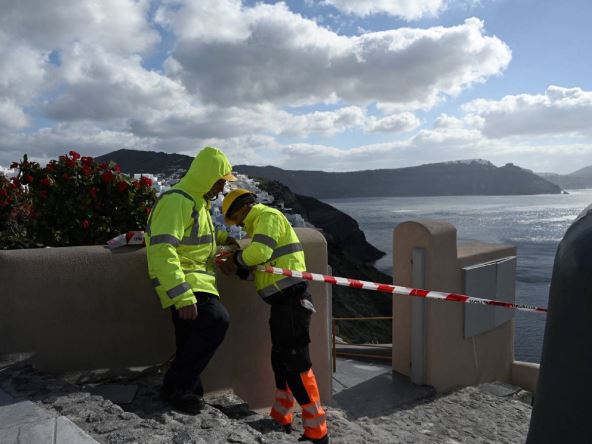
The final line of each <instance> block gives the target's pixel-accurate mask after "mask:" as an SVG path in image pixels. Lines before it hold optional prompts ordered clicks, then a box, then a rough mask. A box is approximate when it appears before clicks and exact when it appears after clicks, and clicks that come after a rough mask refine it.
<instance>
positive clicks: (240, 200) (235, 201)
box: [222, 188, 256, 225]
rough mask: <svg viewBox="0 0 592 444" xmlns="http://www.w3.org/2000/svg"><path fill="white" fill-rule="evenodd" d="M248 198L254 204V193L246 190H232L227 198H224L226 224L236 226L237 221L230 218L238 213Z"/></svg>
mask: <svg viewBox="0 0 592 444" xmlns="http://www.w3.org/2000/svg"><path fill="white" fill-rule="evenodd" d="M248 198H251V199H252V200H251V202H254V201H255V198H256V196H255V194H254V193H252V192H250V191H249V190H245V189H244V188H237V189H236V190H232V191H231V192H230V193H228V194H227V195H226V197H224V200H223V201H222V214H223V215H224V223H225V224H226V225H236V221H235V220H233V219H232V218H231V217H229V216H232V215H233V214H234V213H236V211H238V210H239V209H240V208H241V207H242V206H243V204H244V203H246V202H247V199H248Z"/></svg>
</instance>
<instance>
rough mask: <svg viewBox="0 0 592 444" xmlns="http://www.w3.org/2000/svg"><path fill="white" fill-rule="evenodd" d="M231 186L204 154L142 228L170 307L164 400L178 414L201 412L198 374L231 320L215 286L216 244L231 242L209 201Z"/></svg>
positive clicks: (221, 157) (222, 161)
mask: <svg viewBox="0 0 592 444" xmlns="http://www.w3.org/2000/svg"><path fill="white" fill-rule="evenodd" d="M227 180H229V181H232V180H236V178H235V177H234V176H233V175H232V166H231V165H230V162H229V161H228V159H227V158H226V155H225V154H224V153H223V152H222V151H220V150H219V149H217V148H212V147H206V148H204V149H202V150H201V151H200V152H199V153H198V154H197V156H196V157H195V159H194V160H193V162H192V164H191V166H190V167H189V170H188V171H187V173H186V174H185V176H184V177H183V178H182V179H181V180H180V181H179V183H178V184H176V185H175V186H173V187H172V188H171V189H170V190H167V191H165V192H164V193H163V194H162V195H161V196H160V197H159V199H158V201H157V202H156V204H155V206H154V208H153V209H152V212H151V213H150V216H149V218H148V224H147V226H146V236H145V240H146V252H147V256H148V272H149V275H150V278H151V279H152V283H153V285H154V288H155V290H156V293H157V294H158V296H159V298H160V302H161V304H162V307H163V308H169V307H170V308H171V313H172V319H173V324H174V326H175V339H176V346H177V352H176V355H175V358H174V360H173V362H172V363H171V366H170V367H169V370H168V371H167V373H166V375H165V377H164V382H163V387H162V390H161V397H162V399H163V400H165V401H169V402H171V403H172V404H173V406H174V407H175V408H176V409H177V410H180V411H183V412H186V413H192V414H195V413H198V412H199V411H200V410H201V408H202V407H203V405H204V403H203V393H204V390H203V386H202V383H201V379H200V374H201V372H202V371H203V370H204V369H205V367H206V365H207V364H208V362H209V361H210V359H211V358H212V356H213V355H214V353H215V351H216V349H217V348H218V346H219V345H220V344H221V342H222V340H223V339H224V336H225V334H226V330H227V329H228V324H229V316H228V312H227V311H226V308H225V307H224V306H223V305H222V304H221V303H220V299H219V295H218V290H217V288H216V274H215V266H214V258H215V255H216V243H219V244H230V243H233V242H236V241H234V239H232V238H229V237H228V233H227V232H226V231H218V232H216V231H215V229H214V225H213V223H212V219H211V216H210V211H209V209H210V200H211V199H214V198H216V196H217V195H218V194H219V193H220V192H221V191H222V190H223V188H224V185H225V183H226V181H227Z"/></svg>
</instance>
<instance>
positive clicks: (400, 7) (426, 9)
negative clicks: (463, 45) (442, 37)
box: [323, 0, 445, 20]
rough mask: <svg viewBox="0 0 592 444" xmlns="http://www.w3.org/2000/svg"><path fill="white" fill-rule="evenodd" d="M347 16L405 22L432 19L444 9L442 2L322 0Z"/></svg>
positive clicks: (422, 0) (425, 0)
mask: <svg viewBox="0 0 592 444" xmlns="http://www.w3.org/2000/svg"><path fill="white" fill-rule="evenodd" d="M323 3H325V4H329V5H332V6H335V7H336V8H337V9H339V10H340V11H343V12H345V13H347V14H355V15H359V16H367V15H371V14H379V13H383V14H389V15H393V16H398V17H401V18H403V19H405V20H417V19H420V18H422V17H434V16H436V15H438V13H439V12H440V11H441V10H442V9H444V6H445V1H444V0H324V1H323Z"/></svg>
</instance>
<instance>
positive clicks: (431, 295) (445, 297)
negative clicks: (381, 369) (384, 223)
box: [256, 265, 547, 313]
mask: <svg viewBox="0 0 592 444" xmlns="http://www.w3.org/2000/svg"><path fill="white" fill-rule="evenodd" d="M256 270H257V271H262V272H265V273H271V274H278V275H283V276H289V277H295V278H301V279H304V280H307V281H314V282H325V283H327V284H333V285H340V286H342V287H351V288H360V289H362V290H371V291H379V292H381V293H391V294H402V295H407V296H416V297H420V298H427V299H439V300H441V301H452V302H462V303H465V304H480V305H493V306H495V307H504V308H511V309H515V310H521V311H529V312H536V313H547V309H546V308H541V307H535V306H532V305H524V304H513V303H511V302H504V301H496V300H493V299H482V298H474V297H472V296H467V295H466V294H458V293H443V292H441V291H431V290H422V289H419V288H407V287H399V286H394V285H389V284H378V283H375V282H369V281H359V280H357V279H350V278H343V277H337V276H328V275H325V274H317V273H309V272H308V271H296V270H288V269H286V268H278V267H272V266H263V265H259V266H258V267H257V268H256Z"/></svg>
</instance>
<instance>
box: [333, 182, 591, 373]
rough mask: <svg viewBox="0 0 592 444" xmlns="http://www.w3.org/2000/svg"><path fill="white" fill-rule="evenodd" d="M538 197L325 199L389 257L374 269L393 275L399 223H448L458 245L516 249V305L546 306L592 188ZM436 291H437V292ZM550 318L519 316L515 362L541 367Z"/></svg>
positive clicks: (536, 315) (519, 313) (526, 313)
mask: <svg viewBox="0 0 592 444" xmlns="http://www.w3.org/2000/svg"><path fill="white" fill-rule="evenodd" d="M567 193H568V194H543V195H534V196H438V197H371V198H343V199H323V201H324V202H326V203H328V204H330V205H332V206H334V207H335V208H337V209H339V210H341V211H343V212H344V213H346V214H348V215H350V216H351V217H353V218H354V219H355V220H356V221H357V222H358V224H359V225H360V228H361V229H362V230H363V231H364V233H365V235H366V239H367V240H368V242H370V243H371V244H373V245H374V246H375V247H376V248H378V249H379V250H382V251H384V252H385V253H386V255H385V256H384V257H383V258H381V259H379V260H378V261H377V262H376V263H375V266H376V268H378V269H379V270H381V271H383V272H385V273H387V274H390V275H392V262H393V256H392V253H393V252H392V234H393V229H394V228H395V227H396V226H397V225H398V224H400V223H401V222H405V221H409V220H415V219H436V220H444V221H447V222H449V223H451V224H452V225H454V226H455V227H456V229H457V237H458V242H459V243H463V242H470V241H475V240H477V241H482V242H490V243H503V244H511V245H514V246H516V248H517V269H516V301H517V302H518V303H521V304H529V305H535V306H539V307H547V304H548V297H549V286H550V283H551V274H552V270H553V261H554V259H555V252H556V250H557V246H558V245H559V242H560V241H561V239H562V238H563V235H564V234H565V231H566V230H567V228H568V227H569V226H570V225H571V223H572V222H573V221H574V220H575V219H576V217H577V216H578V215H579V214H580V213H581V212H582V211H583V210H584V209H585V208H586V207H587V206H588V205H590V204H592V189H586V190H567ZM432 290H438V289H437V288H433V289H432ZM545 319H546V316H545V315H544V314H540V313H528V312H520V311H518V312H516V317H515V323H514V325H515V332H514V353H515V358H516V359H517V360H520V361H527V362H540V358H541V350H542V343H543V335H544V329H545Z"/></svg>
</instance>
